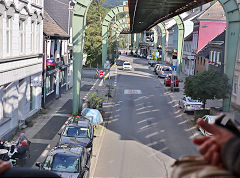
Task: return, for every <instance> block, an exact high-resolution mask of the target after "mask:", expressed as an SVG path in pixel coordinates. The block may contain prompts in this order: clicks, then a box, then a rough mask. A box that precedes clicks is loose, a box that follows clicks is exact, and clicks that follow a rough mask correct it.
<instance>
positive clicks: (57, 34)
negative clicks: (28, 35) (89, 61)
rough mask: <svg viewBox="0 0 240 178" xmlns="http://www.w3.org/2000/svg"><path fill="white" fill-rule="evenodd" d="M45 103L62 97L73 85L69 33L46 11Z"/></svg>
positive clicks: (44, 30)
mask: <svg viewBox="0 0 240 178" xmlns="http://www.w3.org/2000/svg"><path fill="white" fill-rule="evenodd" d="M43 32H44V44H43V46H44V51H45V52H44V58H43V59H44V60H43V66H44V70H43V81H44V82H43V83H44V85H43V104H44V105H47V104H48V103H50V102H51V101H53V100H55V99H57V98H59V97H61V94H62V93H64V92H66V91H67V90H68V89H69V88H71V87H72V68H70V65H71V64H72V63H71V60H70V56H69V54H68V40H69V35H68V34H67V33H66V32H65V31H64V30H63V29H62V28H61V27H60V26H59V25H58V24H57V23H56V22H55V21H54V20H53V19H52V18H51V17H50V15H49V14H48V13H47V12H46V11H44V23H43Z"/></svg>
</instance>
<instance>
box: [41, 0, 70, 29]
mask: <svg viewBox="0 0 240 178" xmlns="http://www.w3.org/2000/svg"><path fill="white" fill-rule="evenodd" d="M69 2H70V0H54V1H53V0H44V10H46V11H47V13H48V14H49V15H50V16H51V17H52V18H53V19H54V20H55V22H56V23H57V24H58V25H59V26H60V27H61V28H62V29H63V30H64V31H65V32H66V33H68V25H69V26H70V27H71V25H72V18H71V17H72V16H71V14H72V12H71V11H70V10H69V9H68V8H69ZM69 13H71V14H70V18H69ZM69 20H70V21H69ZM68 21H69V23H68Z"/></svg>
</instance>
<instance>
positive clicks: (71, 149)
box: [50, 145, 84, 156]
mask: <svg viewBox="0 0 240 178" xmlns="http://www.w3.org/2000/svg"><path fill="white" fill-rule="evenodd" d="M83 149H84V148H83V147H81V146H79V145H60V146H57V147H54V148H53V149H52V150H51V151H50V154H51V155H55V154H65V155H69V156H81V154H82V152H83Z"/></svg>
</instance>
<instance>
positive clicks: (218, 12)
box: [198, 1, 226, 21]
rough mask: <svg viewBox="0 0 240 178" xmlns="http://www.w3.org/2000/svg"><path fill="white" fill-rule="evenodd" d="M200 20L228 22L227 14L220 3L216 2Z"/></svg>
mask: <svg viewBox="0 0 240 178" xmlns="http://www.w3.org/2000/svg"><path fill="white" fill-rule="evenodd" d="M198 20H201V21H202V20H214V21H226V16H225V12H224V10H223V7H222V5H221V4H220V2H219V1H216V2H215V3H214V4H213V5H212V6H210V7H209V8H208V9H207V10H206V11H205V12H203V13H202V14H201V15H200V16H199V17H198Z"/></svg>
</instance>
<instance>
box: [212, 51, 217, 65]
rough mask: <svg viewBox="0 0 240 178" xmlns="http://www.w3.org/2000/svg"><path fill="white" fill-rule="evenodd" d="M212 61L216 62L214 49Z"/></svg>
mask: <svg viewBox="0 0 240 178" xmlns="http://www.w3.org/2000/svg"><path fill="white" fill-rule="evenodd" d="M212 62H213V63H215V62H216V51H214V52H213V60H212Z"/></svg>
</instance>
